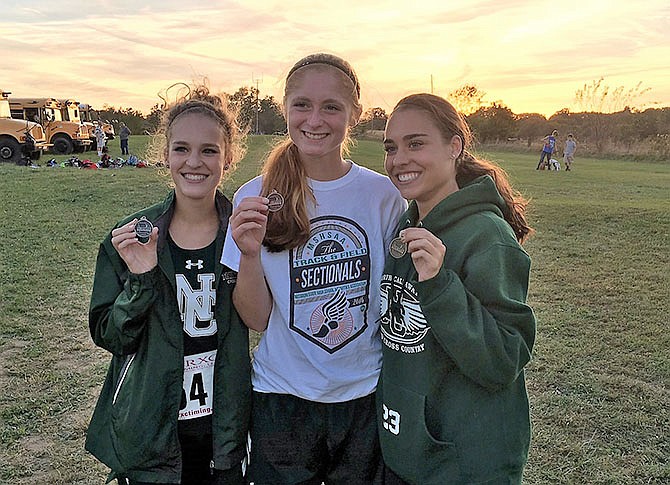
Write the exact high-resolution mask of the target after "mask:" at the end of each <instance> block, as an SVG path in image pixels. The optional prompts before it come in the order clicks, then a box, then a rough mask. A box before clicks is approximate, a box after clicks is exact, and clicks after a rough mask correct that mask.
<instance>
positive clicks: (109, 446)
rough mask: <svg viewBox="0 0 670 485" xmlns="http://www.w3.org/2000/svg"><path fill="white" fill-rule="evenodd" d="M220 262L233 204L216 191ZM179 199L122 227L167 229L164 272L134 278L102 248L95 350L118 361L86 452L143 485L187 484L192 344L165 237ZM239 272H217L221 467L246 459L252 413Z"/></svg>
mask: <svg viewBox="0 0 670 485" xmlns="http://www.w3.org/2000/svg"><path fill="white" fill-rule="evenodd" d="M216 204H217V210H218V212H219V217H220V230H219V234H218V235H217V239H216V254H220V253H221V250H222V247H223V241H224V236H225V229H226V227H227V223H228V217H229V215H230V213H231V204H230V202H229V201H228V200H227V199H226V198H225V197H224V196H223V194H221V193H217V198H216ZM173 212H174V192H172V193H170V195H168V197H167V198H166V199H165V200H164V201H163V202H162V203H159V204H156V205H153V206H151V207H149V208H147V209H144V210H142V211H140V212H138V213H137V214H134V215H132V216H130V217H128V218H126V219H124V220H123V221H121V222H119V224H118V225H117V226H116V227H119V226H121V225H123V224H125V223H127V222H128V221H130V220H132V219H133V218H134V217H140V216H142V215H144V216H146V217H147V218H148V219H149V220H150V221H152V222H153V224H154V225H155V226H158V227H159V241H158V266H157V267H156V268H154V269H153V270H151V271H149V272H147V273H144V274H140V275H135V274H132V273H129V271H128V269H127V267H126V265H125V263H124V261H123V260H122V259H121V257H120V256H119V254H118V253H117V251H116V250H115V249H114V247H113V246H112V243H111V234H110V235H108V236H107V238H106V239H105V240H104V241H103V242H102V244H101V245H100V250H99V252H98V258H97V263H96V269H95V279H94V283H93V292H92V295H91V304H90V309H89V326H90V331H91V336H92V338H93V341H94V342H95V344H96V345H98V346H100V347H102V348H104V349H106V350H108V351H109V352H111V353H112V354H113V357H112V360H111V364H110V366H109V371H108V373H107V377H106V379H105V382H104V384H103V387H102V390H101V393H100V397H99V399H98V403H97V405H96V407H95V411H94V413H93V417H92V419H91V424H90V426H89V428H88V432H87V436H86V449H87V450H88V451H90V452H91V453H92V454H93V455H94V456H96V457H97V458H98V459H99V460H100V461H102V462H103V463H105V464H106V465H107V466H109V467H110V468H111V470H112V473H111V474H110V476H109V480H111V479H113V478H115V477H116V476H117V475H119V474H123V475H124V476H127V477H129V478H130V479H132V480H138V481H142V482H154V481H156V482H163V483H165V482H169V483H179V481H180V478H181V451H180V445H179V438H178V432H177V416H178V410H179V407H180V403H181V396H182V384H183V382H182V381H183V370H184V368H183V366H184V351H183V348H184V345H183V334H184V331H183V329H182V325H181V320H180V316H179V309H178V305H177V295H176V283H175V270H174V266H173V262H172V257H171V255H170V250H169V244H167V241H166V236H167V234H168V227H169V224H170V220H171V218H172V215H173ZM235 281H236V273H234V272H233V271H231V270H230V269H228V268H225V267H223V266H222V265H220V264H217V268H216V283H215V285H216V310H215V311H216V321H217V326H218V331H217V336H218V341H219V344H218V349H217V354H216V362H215V364H214V369H215V370H214V398H213V413H212V432H213V449H214V460H213V461H214V467H215V468H217V469H229V468H231V467H233V466H236V465H238V464H239V463H240V462H241V460H242V458H243V457H244V456H245V444H246V438H247V430H248V421H249V413H250V399H251V380H250V361H249V350H248V349H249V333H248V330H247V328H246V326H245V325H244V324H243V323H242V321H241V320H240V319H239V316H238V315H237V312H236V311H235V310H234V308H233V304H232V291H233V288H234V285H235Z"/></svg>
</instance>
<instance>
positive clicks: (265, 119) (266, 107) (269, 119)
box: [258, 96, 286, 134]
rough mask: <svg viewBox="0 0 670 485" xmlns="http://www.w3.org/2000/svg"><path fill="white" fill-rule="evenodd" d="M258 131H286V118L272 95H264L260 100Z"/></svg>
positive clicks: (270, 132)
mask: <svg viewBox="0 0 670 485" xmlns="http://www.w3.org/2000/svg"><path fill="white" fill-rule="evenodd" d="M258 131H259V132H260V133H264V134H272V133H284V132H285V131H286V120H285V119H284V115H283V114H282V111H281V107H280V106H279V104H278V103H277V102H276V101H275V99H274V97H272V96H266V97H265V98H263V99H261V101H260V111H259V113H258Z"/></svg>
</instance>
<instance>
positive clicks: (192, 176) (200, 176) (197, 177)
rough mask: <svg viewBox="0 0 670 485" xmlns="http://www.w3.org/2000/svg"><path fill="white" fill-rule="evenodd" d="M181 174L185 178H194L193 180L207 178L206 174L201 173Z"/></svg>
mask: <svg viewBox="0 0 670 485" xmlns="http://www.w3.org/2000/svg"><path fill="white" fill-rule="evenodd" d="M183 176H184V178H185V179H186V180H194V181H200V180H205V179H206V178H207V175H201V174H196V173H185V174H183Z"/></svg>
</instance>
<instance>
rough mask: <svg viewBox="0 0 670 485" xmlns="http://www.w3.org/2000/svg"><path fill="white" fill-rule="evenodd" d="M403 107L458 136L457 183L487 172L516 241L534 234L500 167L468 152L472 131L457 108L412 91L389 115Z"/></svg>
mask: <svg viewBox="0 0 670 485" xmlns="http://www.w3.org/2000/svg"><path fill="white" fill-rule="evenodd" d="M402 109H418V110H421V111H424V112H425V113H427V114H428V115H429V116H430V117H431V118H432V120H433V122H434V123H435V124H436V126H437V127H438V128H439V129H440V131H441V132H442V136H443V137H444V139H445V140H446V141H450V140H451V139H452V138H453V137H454V136H458V137H460V138H461V141H462V142H463V150H462V151H461V153H460V154H459V156H458V157H457V158H456V183H457V184H458V186H459V187H463V186H464V185H467V184H468V183H469V182H471V181H473V180H474V179H476V178H477V177H480V176H482V175H489V176H490V177H491V178H492V179H493V181H494V182H495V184H496V187H497V189H498V192H499V193H500V195H501V196H502V198H503V199H504V201H505V205H506V210H503V216H504V218H505V220H506V221H507V222H508V223H509V225H510V226H512V229H513V230H514V234H515V235H516V238H517V240H518V241H519V242H520V243H523V242H524V241H525V240H526V239H527V238H528V237H529V236H530V235H531V234H532V233H533V229H532V228H531V227H530V225H529V224H528V221H527V220H526V215H525V212H526V207H527V205H528V201H527V200H526V199H525V198H524V197H523V196H522V195H521V193H520V192H519V191H517V190H516V189H514V188H513V187H512V185H511V184H510V182H509V177H508V175H507V173H506V172H505V171H504V170H503V169H502V168H501V167H499V166H498V165H496V164H495V163H493V162H491V161H489V160H483V159H480V158H477V157H475V156H474V155H472V153H471V152H470V151H469V147H470V146H471V145H472V140H473V137H472V132H471V131H470V127H469V126H468V124H467V122H466V121H465V118H463V116H462V115H461V114H460V113H459V112H458V111H457V110H456V108H454V107H453V106H452V105H451V103H449V102H448V101H447V100H445V99H443V98H441V97H439V96H435V95H433V94H426V93H422V94H412V95H410V96H407V97H405V98H403V99H401V100H400V101H398V104H396V106H395V108H393V112H392V113H391V114H393V113H395V112H396V111H399V110H402Z"/></svg>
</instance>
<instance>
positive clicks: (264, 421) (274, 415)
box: [247, 392, 383, 485]
mask: <svg viewBox="0 0 670 485" xmlns="http://www.w3.org/2000/svg"><path fill="white" fill-rule="evenodd" d="M250 434H251V455H250V461H249V468H248V472H247V480H248V482H249V483H250V484H253V485H288V484H304V485H311V484H314V485H320V484H321V483H325V485H339V484H346V485H369V484H380V483H382V473H383V464H382V460H381V452H380V448H379V436H378V434H377V420H376V409H375V395H374V393H373V394H371V395H369V396H366V397H362V398H359V399H354V400H353V401H347V402H342V403H318V402H313V401H306V400H304V399H300V398H298V397H295V396H291V395H287V394H267V393H260V392H254V393H253V407H252V420H251V433H250Z"/></svg>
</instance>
